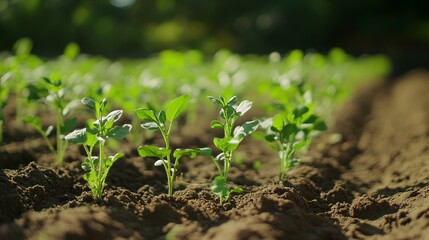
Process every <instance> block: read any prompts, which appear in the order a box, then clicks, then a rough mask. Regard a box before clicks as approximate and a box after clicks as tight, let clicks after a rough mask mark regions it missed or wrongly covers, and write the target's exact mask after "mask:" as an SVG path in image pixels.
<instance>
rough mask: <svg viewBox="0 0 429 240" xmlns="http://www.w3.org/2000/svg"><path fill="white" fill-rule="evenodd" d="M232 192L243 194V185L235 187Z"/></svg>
mask: <svg viewBox="0 0 429 240" xmlns="http://www.w3.org/2000/svg"><path fill="white" fill-rule="evenodd" d="M230 192H233V193H237V194H241V193H243V192H244V190H243V188H241V187H234V188H233V189H232V190H231V191H230Z"/></svg>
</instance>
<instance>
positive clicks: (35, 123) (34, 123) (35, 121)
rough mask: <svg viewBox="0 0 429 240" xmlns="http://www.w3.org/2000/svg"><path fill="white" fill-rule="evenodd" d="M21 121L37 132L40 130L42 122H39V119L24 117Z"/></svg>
mask: <svg viewBox="0 0 429 240" xmlns="http://www.w3.org/2000/svg"><path fill="white" fill-rule="evenodd" d="M22 120H23V121H24V122H25V123H28V124H30V125H31V126H33V127H34V128H36V129H38V130H39V131H41V130H42V122H41V121H40V118H38V117H36V116H25V117H24V118H23V119H22Z"/></svg>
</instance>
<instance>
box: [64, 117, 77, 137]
mask: <svg viewBox="0 0 429 240" xmlns="http://www.w3.org/2000/svg"><path fill="white" fill-rule="evenodd" d="M76 125H77V118H76V117H74V118H70V119H67V120H65V121H64V126H63V127H62V128H61V133H66V132H70V131H71V130H72V129H74V128H75V127H76Z"/></svg>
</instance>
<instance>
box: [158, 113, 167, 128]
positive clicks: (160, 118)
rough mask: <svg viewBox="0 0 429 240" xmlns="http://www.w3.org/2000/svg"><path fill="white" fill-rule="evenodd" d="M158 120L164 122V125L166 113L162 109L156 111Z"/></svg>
mask: <svg viewBox="0 0 429 240" xmlns="http://www.w3.org/2000/svg"><path fill="white" fill-rule="evenodd" d="M158 120H159V123H162V124H164V125H165V122H166V121H167V116H166V114H165V111H164V110H161V111H160V112H159V113H158Z"/></svg>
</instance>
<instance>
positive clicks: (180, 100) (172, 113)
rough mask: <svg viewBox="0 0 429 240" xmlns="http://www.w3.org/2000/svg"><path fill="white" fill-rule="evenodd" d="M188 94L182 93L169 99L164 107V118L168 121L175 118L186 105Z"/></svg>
mask: <svg viewBox="0 0 429 240" xmlns="http://www.w3.org/2000/svg"><path fill="white" fill-rule="evenodd" d="M188 102H189V96H188V95H182V96H180V97H177V98H175V99H173V101H171V102H170V103H169V104H168V105H167V107H166V109H167V110H166V112H165V115H166V118H167V120H168V121H170V122H172V121H173V120H174V119H176V118H177V117H178V116H179V115H180V114H181V113H182V112H183V111H184V110H185V109H186V107H187V106H188Z"/></svg>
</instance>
